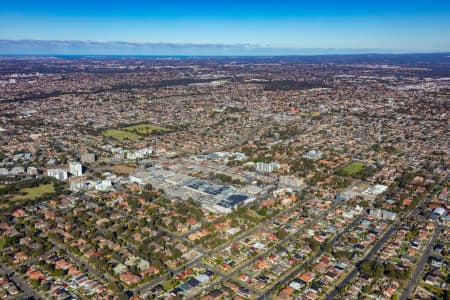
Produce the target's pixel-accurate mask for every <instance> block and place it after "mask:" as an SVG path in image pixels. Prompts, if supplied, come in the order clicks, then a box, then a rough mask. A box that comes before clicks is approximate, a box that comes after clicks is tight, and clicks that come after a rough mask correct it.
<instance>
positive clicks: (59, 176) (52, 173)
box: [47, 169, 67, 180]
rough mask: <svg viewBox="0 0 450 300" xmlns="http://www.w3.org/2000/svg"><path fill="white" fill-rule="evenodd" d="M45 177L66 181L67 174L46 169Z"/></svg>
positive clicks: (60, 170)
mask: <svg viewBox="0 0 450 300" xmlns="http://www.w3.org/2000/svg"><path fill="white" fill-rule="evenodd" d="M47 176H49V177H53V178H56V179H58V180H66V179H67V172H66V171H65V170H63V169H48V170H47Z"/></svg>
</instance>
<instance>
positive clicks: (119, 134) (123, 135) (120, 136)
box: [102, 129, 141, 141]
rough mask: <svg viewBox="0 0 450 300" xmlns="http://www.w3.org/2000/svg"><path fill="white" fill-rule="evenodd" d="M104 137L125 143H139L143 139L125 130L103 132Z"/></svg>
mask: <svg viewBox="0 0 450 300" xmlns="http://www.w3.org/2000/svg"><path fill="white" fill-rule="evenodd" d="M102 134H103V136H106V137H110V138H113V139H115V140H117V141H123V140H125V139H127V140H132V141H137V140H139V139H140V138H141V137H140V136H139V135H137V134H135V133H133V132H130V131H125V130H117V129H108V130H105V131H103V133H102Z"/></svg>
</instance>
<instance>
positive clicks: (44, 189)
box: [12, 183, 55, 201]
mask: <svg viewBox="0 0 450 300" xmlns="http://www.w3.org/2000/svg"><path fill="white" fill-rule="evenodd" d="M20 192H21V193H26V194H25V195H15V196H13V197H12V200H14V201H20V200H29V199H35V198H38V197H41V196H43V195H45V194H51V193H54V192H55V187H54V186H53V183H49V184H42V185H40V186H37V187H34V188H25V189H21V190H20Z"/></svg>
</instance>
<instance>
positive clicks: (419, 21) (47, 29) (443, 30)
mask: <svg viewBox="0 0 450 300" xmlns="http://www.w3.org/2000/svg"><path fill="white" fill-rule="evenodd" d="M445 36H450V2H448V1H433V3H432V4H430V3H429V2H426V1H419V0H412V1H406V0H399V1H394V2H393V1H387V0H380V1H376V2H375V1H374V2H365V1H356V0H344V1H339V2H336V1H331V0H322V1H319V2H315V3H312V2H310V1H291V0H288V1H282V2H277V1H273V0H269V1H253V0H251V1H234V0H232V1H227V2H220V1H216V2H211V1H201V0H197V1H178V0H170V1H165V2H164V3H162V2H156V3H151V2H149V1H142V0H130V1H127V2H121V1H105V0H95V1H87V0H80V1H77V3H76V4H74V3H70V2H69V3H64V2H61V1H55V0H43V1H39V2H38V1H31V0H24V1H20V2H14V1H7V2H5V3H2V9H1V11H0V39H2V40H9V41H13V40H14V41H17V40H38V41H59V42H63V41H81V42H83V43H86V42H87V41H103V42H105V43H114V42H116V41H121V42H123V43H129V44H135V43H144V44H159V45H160V44H171V45H191V46H192V45H205V44H207V45H209V46H210V47H211V46H212V45H222V46H224V45H226V46H227V47H231V46H233V47H236V45H247V46H248V45H251V48H252V49H246V47H244V46H239V47H240V49H239V51H244V52H245V53H252V51H253V50H255V48H257V49H256V50H257V51H256V53H255V54H256V55H261V54H260V53H267V54H268V55H270V54H272V53H277V54H287V55H289V54H302V53H304V51H303V52H301V51H299V50H301V49H303V50H304V49H315V50H317V49H332V50H333V51H334V53H336V52H338V53H341V52H342V50H345V51H347V53H367V52H381V53H411V52H414V53H417V52H421V53H424V52H427V53H428V52H448V51H450V39H448V38H444V37H445ZM256 45H260V46H256ZM4 46H5V45H4ZM6 46H7V45H6ZM47 46H49V45H47ZM56 46H57V47H62V46H61V45H56ZM9 47H10V48H8V49H6V50H5V49H3V51H1V52H3V53H4V54H5V53H18V52H20V51H22V52H23V51H24V50H26V47H25V49H24V48H23V47H22V48H17V49H15V48H13V45H10V46H9ZM27 47H29V46H27ZM57 47H55V45H53V46H52V47H50V48H49V50H46V49H45V48H42V49H40V50H39V49H34V50H33V49H30V50H28V52H26V53H30V54H32V53H34V54H39V53H41V52H42V51H44V50H46V51H49V52H51V53H61V51H68V50H70V49H60V50H59V49H57ZM71 47H75V46H71ZM214 47H215V48H217V46H214ZM38 50H39V51H38ZM72 50H73V51H75V50H76V49H74V48H73V49H72ZM86 50H88V53H87V54H91V53H92V52H90V50H89V49H86ZM94 50H96V51H98V50H99V49H93V51H94ZM134 50H135V51H136V49H134ZM150 50H152V49H150ZM165 50H167V49H159V51H161V52H158V53H156V54H176V53H188V54H200V55H204V54H220V55H233V54H235V53H238V52H239V51H237V49H230V48H228V49H222V50H221V51H218V50H217V49H215V50H214V51H211V49H210V50H209V51H206V50H205V49H194V50H196V51H199V53H192V49H184V50H182V49H178V50H177V51H178V52H176V53H168V52H167V51H165ZM168 50H170V49H168ZM225 50H226V51H225ZM263 50H264V51H263ZM33 51H35V52H37V53H35V52H33ZM77 51H78V50H77ZM103 51H104V53H106V54H109V53H112V52H114V51H115V53H123V52H125V53H127V51H126V49H121V48H118V49H115V50H114V49H103ZM146 51H147V52H149V49H147V50H146ZM153 51H154V49H153ZM150 52H151V51H150ZM300 52H301V53H300ZM74 53H79V52H76V51H75V52H74ZM133 53H134V52H133ZM136 53H137V54H142V53H141V52H139V51H136ZM245 53H244V55H245ZM308 53H309V52H308ZM320 53H323V52H320ZM320 53H318V54H320ZM327 53H330V51H328V52H327ZM84 54H86V53H84ZM97 54H98V53H97ZM146 54H150V55H152V54H155V53H153V52H151V53H146Z"/></svg>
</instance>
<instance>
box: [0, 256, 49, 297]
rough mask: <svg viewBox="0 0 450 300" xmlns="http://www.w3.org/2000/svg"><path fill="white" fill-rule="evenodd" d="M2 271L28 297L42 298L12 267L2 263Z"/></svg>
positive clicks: (0, 267)
mask: <svg viewBox="0 0 450 300" xmlns="http://www.w3.org/2000/svg"><path fill="white" fill-rule="evenodd" d="M0 273H1V274H4V275H6V276H7V277H9V279H10V280H12V281H14V283H15V284H16V285H17V286H18V287H19V288H20V289H21V290H22V291H24V293H25V294H26V295H27V296H28V297H33V298H34V299H42V298H41V297H40V296H39V295H38V293H36V292H35V291H34V290H33V289H32V288H31V286H29V285H28V283H26V282H25V281H23V280H22V278H20V276H18V275H17V274H16V273H15V272H13V271H12V270H11V269H10V268H8V267H7V266H5V265H4V264H0Z"/></svg>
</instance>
